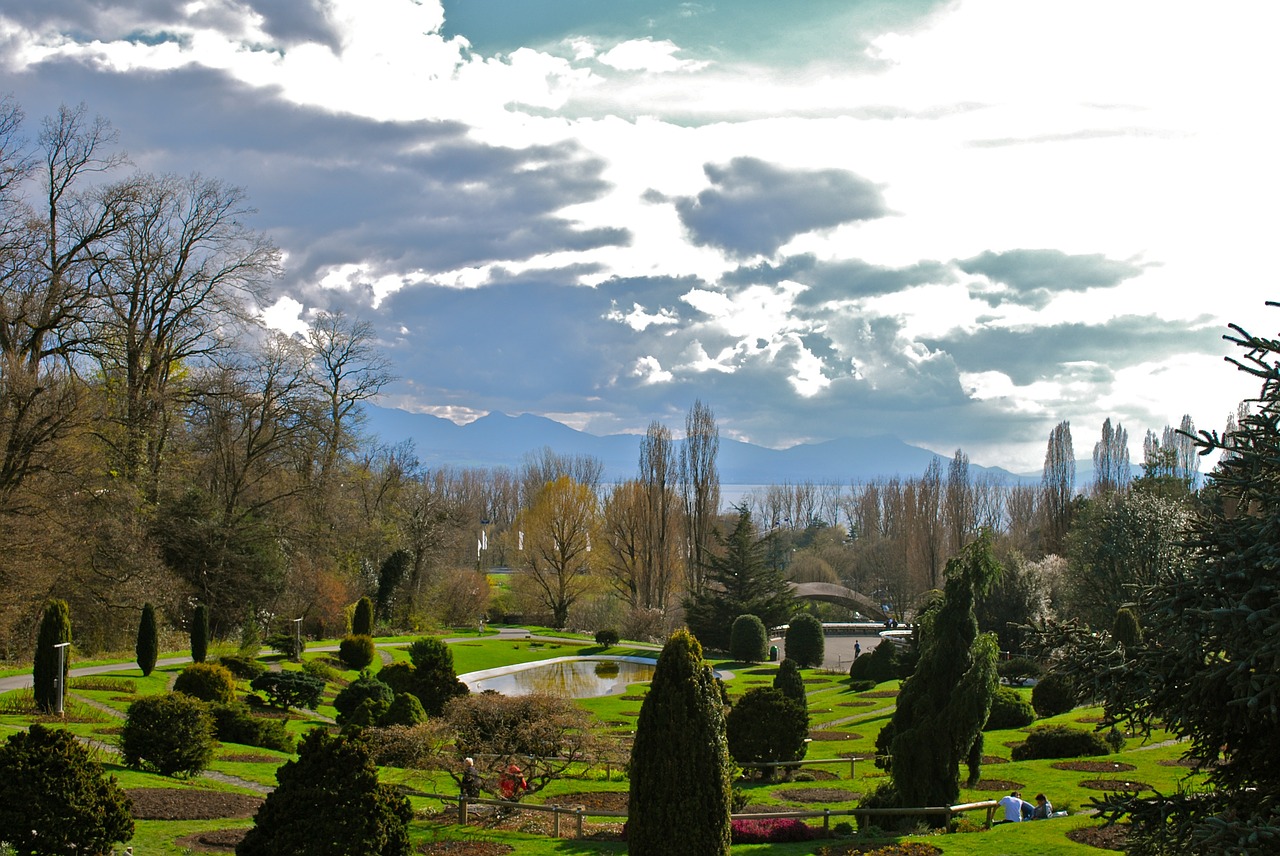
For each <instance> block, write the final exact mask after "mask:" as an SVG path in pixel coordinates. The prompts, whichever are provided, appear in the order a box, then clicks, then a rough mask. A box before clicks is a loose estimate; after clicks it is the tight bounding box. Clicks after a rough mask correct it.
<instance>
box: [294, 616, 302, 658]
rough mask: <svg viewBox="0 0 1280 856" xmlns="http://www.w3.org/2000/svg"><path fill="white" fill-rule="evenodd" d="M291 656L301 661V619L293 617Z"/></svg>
mask: <svg viewBox="0 0 1280 856" xmlns="http://www.w3.org/2000/svg"><path fill="white" fill-rule="evenodd" d="M293 643H294V646H293V650H294V655H293V658H294V659H295V660H297V661H299V662H301V661H302V619H301V618H295V619H293Z"/></svg>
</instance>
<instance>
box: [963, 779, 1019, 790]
mask: <svg viewBox="0 0 1280 856" xmlns="http://www.w3.org/2000/svg"><path fill="white" fill-rule="evenodd" d="M1024 787H1026V785H1024V784H1022V783H1021V782H1011V781H1009V780H1008V779H979V780H978V784H976V785H974V786H973V789H974V790H975V791H1004V792H1005V793H1008V792H1009V791H1020V790H1022V789H1023V788H1024Z"/></svg>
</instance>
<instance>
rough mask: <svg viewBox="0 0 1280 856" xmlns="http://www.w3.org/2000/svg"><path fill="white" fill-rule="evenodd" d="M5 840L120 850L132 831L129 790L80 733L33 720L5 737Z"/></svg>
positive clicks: (51, 855) (35, 846)
mask: <svg viewBox="0 0 1280 856" xmlns="http://www.w3.org/2000/svg"><path fill="white" fill-rule="evenodd" d="M0 771H3V775H0V841H4V842H6V843H7V844H8V845H9V847H11V848H13V849H12V850H8V851H6V852H10V853H40V854H47V856H72V854H78V855H79V856H82V854H88V853H108V852H114V851H113V850H112V847H111V845H112V844H115V843H116V842H124V841H128V840H129V839H130V838H132V837H133V818H132V817H131V816H130V813H129V808H130V802H129V797H128V796H127V795H126V794H125V793H124V791H122V790H121V789H120V787H119V786H118V785H117V784H116V780H115V777H114V776H106V775H103V772H102V766H101V765H100V764H99V763H98V762H97V761H95V760H94V759H93V756H92V755H90V752H89V749H87V748H86V747H85V746H84V745H82V744H81V743H80V742H79V741H77V740H76V738H75V735H73V734H72V733H71V732H69V731H65V730H63V729H61V728H45V727H44V726H42V725H40V724H35V725H32V726H31V728H30V729H29V730H28V731H20V732H18V733H17V734H11V735H10V736H9V739H8V740H7V741H6V742H5V743H4V744H3V745H0Z"/></svg>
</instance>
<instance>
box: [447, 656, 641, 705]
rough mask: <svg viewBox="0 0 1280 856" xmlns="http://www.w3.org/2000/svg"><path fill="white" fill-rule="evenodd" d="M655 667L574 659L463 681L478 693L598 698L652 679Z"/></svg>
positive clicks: (528, 665) (473, 675)
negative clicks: (490, 691) (486, 691)
mask: <svg viewBox="0 0 1280 856" xmlns="http://www.w3.org/2000/svg"><path fill="white" fill-rule="evenodd" d="M653 668H654V666H653V663H652V662H651V661H642V662H632V661H630V660H624V659H610V658H584V657H573V658H563V659H556V660H546V661H543V662H539V663H524V664H521V665H519V666H511V667H508V668H505V669H489V670H486V671H484V672H472V673H470V674H466V675H460V676H459V679H460V680H461V681H462V682H463V683H465V684H466V685H467V686H468V687H470V688H471V691H472V692H476V693H478V692H484V691H485V690H494V691H495V692H500V693H502V694H503V695H509V696H520V695H529V694H530V693H535V692H540V693H549V694H551V695H556V696H561V697H563V698H597V697H599V696H607V695H619V694H621V693H623V692H625V691H626V689H627V685H628V684H634V683H639V682H642V681H648V680H651V679H652V678H653Z"/></svg>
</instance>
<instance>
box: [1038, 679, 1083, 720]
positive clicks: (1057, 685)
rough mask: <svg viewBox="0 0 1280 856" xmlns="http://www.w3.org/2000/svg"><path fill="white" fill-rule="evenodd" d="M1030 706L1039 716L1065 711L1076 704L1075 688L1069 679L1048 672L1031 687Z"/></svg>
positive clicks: (1054, 714) (1043, 716) (1046, 716)
mask: <svg viewBox="0 0 1280 856" xmlns="http://www.w3.org/2000/svg"><path fill="white" fill-rule="evenodd" d="M1031 706H1032V707H1034V708H1035V709H1036V713H1038V714H1039V715H1040V717H1041V718H1048V717H1050V716H1057V715H1058V714H1060V713H1066V712H1067V711H1069V710H1071V709H1072V708H1074V707H1075V706H1076V694H1075V688H1074V687H1073V686H1072V685H1071V681H1070V679H1068V678H1066V677H1064V676H1063V675H1060V674H1057V673H1055V672H1050V673H1049V674H1047V675H1045V676H1044V677H1043V678H1041V679H1040V680H1039V682H1038V683H1036V685H1035V686H1034V687H1032V688H1031Z"/></svg>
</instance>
